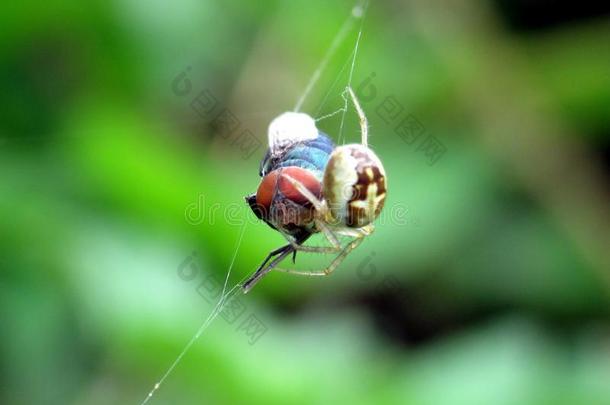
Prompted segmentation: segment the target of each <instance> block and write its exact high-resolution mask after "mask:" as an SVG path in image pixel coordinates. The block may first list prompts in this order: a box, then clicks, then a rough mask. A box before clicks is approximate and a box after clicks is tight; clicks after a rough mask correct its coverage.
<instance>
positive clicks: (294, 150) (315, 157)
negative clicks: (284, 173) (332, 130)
mask: <svg viewBox="0 0 610 405" xmlns="http://www.w3.org/2000/svg"><path fill="white" fill-rule="evenodd" d="M334 147H335V145H334V143H333V141H332V140H331V139H330V138H329V137H328V136H326V135H325V134H323V133H322V132H320V133H319V135H318V137H317V138H315V139H311V140H307V141H302V142H298V143H295V144H292V145H289V146H287V147H286V148H284V149H283V150H281V151H279V152H276V153H274V154H272V153H270V152H269V151H268V152H267V155H265V158H264V159H263V161H262V162H261V173H260V174H261V176H265V175H266V174H267V173H269V172H271V171H273V170H276V169H278V168H281V167H290V166H296V167H300V168H303V169H307V170H310V171H311V172H312V173H313V174H314V175H315V176H316V177H317V178H318V179H319V180H321V179H322V177H323V176H324V169H325V168H326V164H327V163H328V159H329V158H330V154H331V153H332V151H333V149H334Z"/></svg>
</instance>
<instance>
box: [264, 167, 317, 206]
mask: <svg viewBox="0 0 610 405" xmlns="http://www.w3.org/2000/svg"><path fill="white" fill-rule="evenodd" d="M282 174H286V175H288V176H290V177H292V178H293V179H295V180H297V181H298V182H300V183H301V184H302V185H303V186H305V188H307V189H308V190H309V191H311V193H312V194H314V195H315V196H317V197H319V196H320V192H321V189H322V185H321V184H320V181H319V180H318V179H317V178H316V176H314V175H313V173H311V172H310V171H309V170H307V169H302V168H300V167H296V166H290V167H283V168H280V169H277V170H274V171H272V172H271V173H269V174H267V175H266V176H265V177H263V180H262V181H261V184H260V185H259V186H258V190H257V191H256V203H257V204H258V205H259V206H260V207H261V208H263V209H264V210H266V211H267V212H269V211H268V210H269V208H270V207H271V203H272V202H273V199H274V198H275V196H276V195H277V194H281V195H282V196H283V198H286V199H288V200H290V201H292V202H294V203H296V204H299V205H307V204H308V203H309V200H308V199H307V197H305V196H304V195H303V194H301V193H300V192H299V190H297V189H296V187H295V186H294V185H293V184H292V183H291V182H290V181H289V180H288V179H286V178H284V177H282Z"/></svg>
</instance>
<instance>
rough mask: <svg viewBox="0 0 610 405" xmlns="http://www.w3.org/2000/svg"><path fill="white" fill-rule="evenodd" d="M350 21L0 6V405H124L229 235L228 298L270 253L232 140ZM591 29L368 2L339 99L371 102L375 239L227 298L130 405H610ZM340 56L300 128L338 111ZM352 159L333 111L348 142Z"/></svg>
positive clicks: (602, 91)
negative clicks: (376, 182)
mask: <svg viewBox="0 0 610 405" xmlns="http://www.w3.org/2000/svg"><path fill="white" fill-rule="evenodd" d="M600 3H601V2H600ZM352 5H353V4H352V2H351V1H338V2H326V1H323V0H316V1H304V0H296V1H268V2H248V1H235V0H229V1H217V2H209V1H195V0H178V1H175V2H171V3H170V2H167V3H166V2H144V1H136V0H126V1H112V2H101V1H92V2H88V5H86V6H85V5H84V4H81V2H76V1H70V0H49V1H46V2H43V3H40V2H33V1H23V2H13V4H8V3H4V4H3V5H2V6H0V32H1V35H0V84H1V85H2V86H1V91H0V249H1V250H0V251H1V253H2V254H1V255H0V269H1V273H0V274H1V278H0V308H1V314H2V315H1V326H0V333H1V335H0V337H1V338H0V353H1V355H0V402H1V403H4V404H124V403H125V404H127V403H139V402H141V401H142V400H144V399H145V397H146V394H147V393H148V392H149V390H150V389H151V388H152V386H153V385H154V383H155V382H156V381H158V380H159V379H160V378H161V376H162V375H163V373H164V372H165V370H166V369H167V368H168V367H169V366H170V364H171V363H172V361H173V360H174V359H175V358H176V356H177V355H178V353H179V352H180V351H181V350H182V348H183V347H184V345H185V344H186V343H187V342H188V340H189V339H190V338H191V337H192V335H193V334H194V333H195V331H196V330H197V328H198V327H199V325H200V324H201V322H202V321H203V320H204V319H205V318H206V317H207V315H208V314H209V313H210V311H211V310H212V307H213V304H214V302H215V300H217V291H216V289H218V288H219V287H220V285H221V284H222V282H223V281H222V280H223V279H224V277H225V275H226V273H227V269H228V267H229V264H230V263H231V260H232V258H233V254H234V252H235V247H236V244H237V241H238V239H239V235H240V233H241V232H242V231H243V232H244V237H243V243H242V245H241V248H240V249H239V251H238V254H237V256H236V258H235V265H234V267H233V270H232V273H231V275H230V280H229V287H230V286H233V285H235V283H237V282H238V281H239V280H241V279H242V278H243V277H245V276H247V275H248V274H249V273H250V272H252V271H253V270H254V269H255V268H256V266H257V265H258V264H259V263H260V262H261V260H262V259H263V258H264V256H265V255H266V254H267V252H268V251H270V250H271V249H273V248H275V247H278V246H280V244H282V238H281V236H280V235H279V234H277V233H276V232H274V231H273V230H271V229H270V228H268V227H267V226H266V225H265V224H261V223H257V222H256V221H254V220H253V215H252V213H251V212H249V209H248V208H247V207H246V206H245V203H244V202H243V197H244V195H246V194H248V193H251V192H253V191H255V190H256V187H257V185H258V181H259V177H258V162H259V160H260V158H261V157H262V155H263V153H264V148H263V147H259V148H252V147H251V146H252V145H256V144H252V141H251V140H250V144H248V145H250V146H248V147H246V146H247V145H246V144H245V143H244V139H245V138H240V137H237V134H238V133H242V131H243V130H249V131H250V133H251V134H252V135H253V136H254V137H255V138H252V139H256V140H257V142H259V143H260V144H261V145H262V144H264V143H265V142H266V139H265V138H266V128H267V125H268V123H269V122H270V121H271V120H272V119H273V118H274V117H275V116H277V115H278V114H279V113H281V112H283V111H286V110H289V109H291V108H292V107H293V106H294V104H295V102H296V100H297V99H298V97H299V96H300V95H301V94H302V92H303V89H304V88H305V85H306V83H307V81H308V79H309V77H310V76H311V74H312V73H313V71H314V70H315V68H316V66H317V65H318V64H319V62H320V60H321V59H322V57H323V55H324V53H325V51H326V49H327V48H328V47H329V45H330V43H331V42H332V40H333V37H334V36H335V34H336V33H337V31H338V30H339V28H340V27H341V24H342V23H343V21H344V20H345V18H346V17H347V16H348V15H349V12H350V9H351V7H352ZM609 22H610V19H609V17H608V7H607V6H604V5H603V4H596V2H593V1H586V0H585V1H580V2H570V3H569V4H566V5H559V4H555V2H551V1H537V2H529V1H525V0H520V1H500V0H497V1H491V0H490V1H483V0H481V1H475V0H466V1H462V2H438V1H425V0H414V1H408V2H400V1H390V0H388V1H372V2H371V4H370V7H369V10H368V13H367V16H366V19H365V21H364V25H363V30H362V38H361V42H360V47H359V51H358V57H357V60H356V64H355V70H354V76H353V81H352V84H353V86H354V87H359V86H360V85H361V84H363V83H364V81H365V80H366V79H367V78H369V79H372V80H371V81H369V82H366V83H368V84H369V85H371V86H374V91H375V93H374V94H375V96H374V97H365V95H366V94H368V95H369V96H370V94H371V93H366V92H365V90H366V89H364V87H363V88H360V89H359V94H360V95H361V97H363V107H364V109H365V111H366V112H367V115H368V117H369V121H370V133H371V135H370V136H371V140H370V141H371V142H370V143H371V145H372V147H373V148H374V149H375V150H376V152H377V153H378V155H379V156H380V157H381V159H382V160H383V162H384V164H385V167H386V170H387V172H388V181H389V194H388V200H387V205H386V211H385V212H384V217H383V218H382V220H380V221H379V223H378V226H377V231H376V232H375V233H374V234H373V235H372V236H371V237H370V238H368V239H367V240H366V241H365V242H364V243H363V244H362V245H361V247H360V248H359V249H358V250H357V251H356V252H354V253H353V254H352V255H350V256H349V257H348V259H347V260H346V261H345V262H344V264H343V265H342V266H341V267H340V269H339V270H338V271H337V272H335V273H334V274H333V275H332V276H331V277H328V278H304V277H296V276H291V275H288V274H282V273H272V274H270V275H269V276H267V277H266V278H265V279H264V280H263V281H262V282H261V283H260V284H259V285H257V287H256V288H255V289H254V290H253V291H252V292H251V293H250V294H248V295H246V296H241V297H239V298H238V307H235V308H236V309H235V308H234V309H235V311H234V312H233V315H231V314H225V313H223V316H219V317H218V318H217V319H216V320H215V322H213V323H212V324H211V326H210V327H209V328H208V329H207V330H206V332H205V333H204V334H203V335H202V336H201V338H200V339H199V340H197V342H196V343H195V344H194V345H193V347H192V348H191V350H190V351H189V352H188V353H187V354H186V355H185V356H184V358H183V359H182V362H181V363H180V364H179V365H178V366H177V367H176V368H175V370H174V372H173V373H172V374H171V375H170V376H169V377H168V378H167V379H166V380H165V382H164V383H163V385H162V386H161V388H160V390H159V391H157V392H156V394H155V396H154V397H153V399H152V400H151V402H150V403H156V404H189V403H193V404H195V403H197V404H199V403H205V404H208V403H209V404H241V403H247V404H258V403H260V404H263V403H264V404H285V403H291V404H312V403H315V404H327V403H355V404H372V403H375V404H433V405H441V404H469V405H470V404H490V403H493V404H610V319H609V312H610V311H609V308H610V307H609V304H610V300H609V292H610V255H609V254H608V250H609V248H610V232H609V229H610V213H609V202H610V199H609V198H608V183H609V182H608V176H609V174H610V153H609V151H610V142H609V139H610V138H609V135H610V24H609ZM357 28H358V24H356V25H355V26H354V27H353V29H352V30H351V31H350V32H349V34H348V36H347V38H346V40H345V41H344V42H343V43H342V44H341V45H340V46H339V48H338V49H337V53H336V54H335V56H334V57H333V58H332V59H331V60H330V63H329V65H328V68H327V69H326V71H325V72H324V74H323V75H322V76H321V78H320V81H319V83H318V84H317V85H316V87H315V88H314V89H313V92H312V93H311V95H310V96H309V97H308V98H307V100H306V102H305V104H304V106H303V111H305V112H308V113H309V114H311V115H313V116H315V117H320V116H322V115H325V114H329V113H332V112H333V111H335V110H337V109H338V108H340V107H341V105H342V103H343V101H342V99H341V93H342V91H343V89H344V87H345V85H346V84H347V79H348V78H347V76H348V75H347V73H348V72H347V70H346V69H343V70H342V67H344V64H345V63H346V61H347V60H349V57H350V55H351V52H352V50H353V49H354V43H355V39H356V35H357V31H358V29H357ZM181 74H183V75H182V76H181ZM177 83H179V84H180V86H179V87H176V85H177ZM204 91H208V92H209V93H204V94H211V95H213V97H214V98H215V99H216V102H217V106H216V109H215V111H214V112H213V113H209V114H207V115H206V114H199V113H197V112H196V111H195V110H194V109H193V106H192V102H193V100H194V99H196V98H197V97H199V95H200V94H201V92H204ZM366 91H371V88H370V87H368V90H366ZM388 97H394V99H395V100H397V101H398V102H399V103H400V107H401V108H403V110H404V111H403V112H402V115H401V117H407V116H408V117H411V118H412V119H414V120H415V122H417V123H418V124H419V125H420V126H419V127H417V126H416V129H415V130H414V129H413V127H412V129H411V130H412V131H416V133H413V132H411V135H413V136H415V135H416V134H419V135H421V136H420V138H418V141H417V142H416V143H413V144H410V143H409V142H405V139H403V137H401V136H400V135H399V133H397V131H396V125H397V123H398V121H392V122H386V120H385V119H384V116H383V115H382V114H381V113H380V106H381V105H383V102H384V101H385V100H387V99H388ZM364 98H366V100H364ZM223 108H227V109H228V110H229V111H231V113H232V114H233V115H234V116H235V117H236V118H237V119H238V120H239V129H238V130H236V132H235V133H233V134H229V133H228V132H227V131H225V130H224V129H226V128H224V127H223V126H222V125H219V123H218V121H216V120H215V117H216V116H217V115H218V113H220V111H222V109H223ZM340 121H341V120H340V114H338V115H335V116H333V117H330V118H328V119H324V120H321V121H320V122H319V126H320V128H321V129H322V130H324V131H325V132H327V133H328V134H330V135H331V136H333V137H335V139H338V134H339V126H340ZM412 122H413V121H412ZM223 128H224V129H223ZM414 134H415V135H414ZM428 136H431V137H433V139H435V140H436V141H438V142H439V143H440V144H441V145H442V147H443V148H444V150H445V153H444V154H443V155H442V157H441V158H440V159H438V160H437V161H436V162H435V163H434V164H430V160H429V159H428V156H427V155H426V154H425V151H423V150H421V149H420V148H418V145H420V142H421V140H423V139H424V138H426V137H428ZM358 137H359V132H358V123H357V117H356V116H355V114H354V112H353V109H352V108H350V111H349V113H348V114H347V115H346V126H345V128H344V131H343V137H342V139H341V142H346V141H347V142H356V141H357V140H358V139H359V138H358ZM418 149H419V150H418ZM213 207H216V208H213ZM244 223H245V224H246V225H245V227H244V225H243V224H244ZM193 252H195V253H196V256H194V255H193ZM191 259H192V260H191ZM324 260H325V258H320V257H316V258H312V257H311V256H309V257H308V255H302V254H301V255H299V258H298V260H297V266H298V267H301V268H310V269H312V268H314V269H315V268H316V266H320V265H322V264H323V263H322V262H323V261H324ZM318 268H319V267H318ZM252 316H254V318H252ZM253 319H254V320H256V321H257V322H258V326H259V331H262V332H264V333H262V332H261V333H257V334H254V333H252V331H251V330H249V329H248V325H249V324H248V322H249V321H251V320H253Z"/></svg>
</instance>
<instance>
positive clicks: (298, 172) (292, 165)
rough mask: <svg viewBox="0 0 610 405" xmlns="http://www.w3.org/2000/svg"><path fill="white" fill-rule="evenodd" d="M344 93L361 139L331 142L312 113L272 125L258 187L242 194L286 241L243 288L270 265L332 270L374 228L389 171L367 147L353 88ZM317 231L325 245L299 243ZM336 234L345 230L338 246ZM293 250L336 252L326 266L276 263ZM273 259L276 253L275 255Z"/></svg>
mask: <svg viewBox="0 0 610 405" xmlns="http://www.w3.org/2000/svg"><path fill="white" fill-rule="evenodd" d="M347 92H348V93H349V95H350V98H351V100H352V102H353V104H354V107H355V109H356V112H357V113H358V117H359V119H360V133H361V142H360V143H359V144H348V145H342V146H337V147H335V146H334V144H333V142H332V141H331V140H330V139H329V138H328V136H327V135H325V134H324V133H322V132H320V131H319V130H318V129H317V128H316V125H315V121H314V119H313V118H311V117H310V116H309V115H307V114H304V113H297V112H286V113H283V114H281V115H280V116H278V117H277V118H275V119H274V120H273V121H272V122H271V124H270V125H269V131H268V140H269V148H268V150H267V153H266V154H265V156H264V157H263V160H262V161H261V165H260V172H259V174H260V176H261V177H262V179H261V182H260V184H259V186H258V189H257V192H256V193H255V194H251V195H248V196H246V202H247V203H248V204H249V205H250V208H251V209H252V211H253V212H254V214H255V215H256V216H257V217H258V218H259V219H262V220H263V221H265V222H266V223H267V224H268V225H269V226H271V227H272V228H273V229H276V230H277V231H279V232H281V233H282V234H283V235H284V236H285V238H286V240H287V241H288V242H289V243H288V244H287V245H285V246H282V247H280V248H278V249H276V250H273V251H272V252H270V253H269V254H268V255H267V257H266V258H265V260H264V261H263V262H262V263H261V265H260V266H259V268H258V269H257V270H256V272H254V274H253V275H252V276H251V277H250V278H249V279H248V280H247V281H246V282H245V283H244V284H243V287H242V288H243V290H244V292H248V291H249V290H250V289H251V288H252V287H253V286H254V285H255V284H256V283H257V282H258V281H259V280H260V279H261V278H262V277H263V276H265V275H266V274H267V273H269V272H270V271H271V270H277V271H283V272H287V273H292V274H297V275H304V276H326V275H329V274H331V273H332V272H333V271H334V270H335V269H336V268H337V267H338V266H339V265H340V264H341V262H342V261H343V260H344V259H345V258H346V256H347V255H348V254H349V253H350V252H351V251H353V250H354V249H356V248H357V247H358V246H359V245H360V244H361V243H362V241H363V240H364V237H366V236H368V235H370V234H371V233H372V232H373V231H374V225H373V221H374V220H375V219H376V218H377V217H378V216H379V214H380V212H381V210H382V208H383V205H384V202H385V197H386V187H387V186H386V174H385V170H384V168H383V165H382V163H381V160H380V159H379V158H378V157H377V155H376V154H375V153H374V152H373V151H372V150H371V149H370V148H369V147H368V121H367V118H366V115H365V114H364V111H363V110H362V107H361V106H360V103H359V101H358V99H357V98H356V95H355V94H354V91H353V90H352V88H351V87H347ZM318 232H321V233H322V234H324V236H325V237H326V239H328V242H329V243H330V246H305V245H303V244H304V243H305V242H306V241H307V239H309V237H310V236H312V235H313V234H315V233H318ZM338 236H347V237H349V238H351V239H350V241H349V243H347V244H346V245H345V246H341V243H340V242H339V238H338ZM297 252H311V253H326V254H336V256H335V258H334V259H333V260H332V262H331V263H330V264H329V265H328V266H327V267H326V268H324V269H323V270H320V271H311V272H304V271H298V270H290V269H282V268H279V267H277V265H278V264H279V263H280V262H281V261H282V260H284V259H285V258H286V257H287V256H289V255H290V254H292V260H293V262H294V261H295V259H296V253H297ZM272 259H273V260H272Z"/></svg>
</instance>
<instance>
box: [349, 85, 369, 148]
mask: <svg viewBox="0 0 610 405" xmlns="http://www.w3.org/2000/svg"><path fill="white" fill-rule="evenodd" d="M347 91H348V92H349V95H350V96H351V97H352V102H353V103H354V107H356V112H357V113H358V118H360V134H361V135H362V141H361V143H362V145H363V146H366V147H368V146H369V123H368V120H367V119H366V115H365V114H364V110H362V107H361V106H360V102H359V101H358V98H357V97H356V94H355V93H354V90H352V88H351V86H348V87H347Z"/></svg>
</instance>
